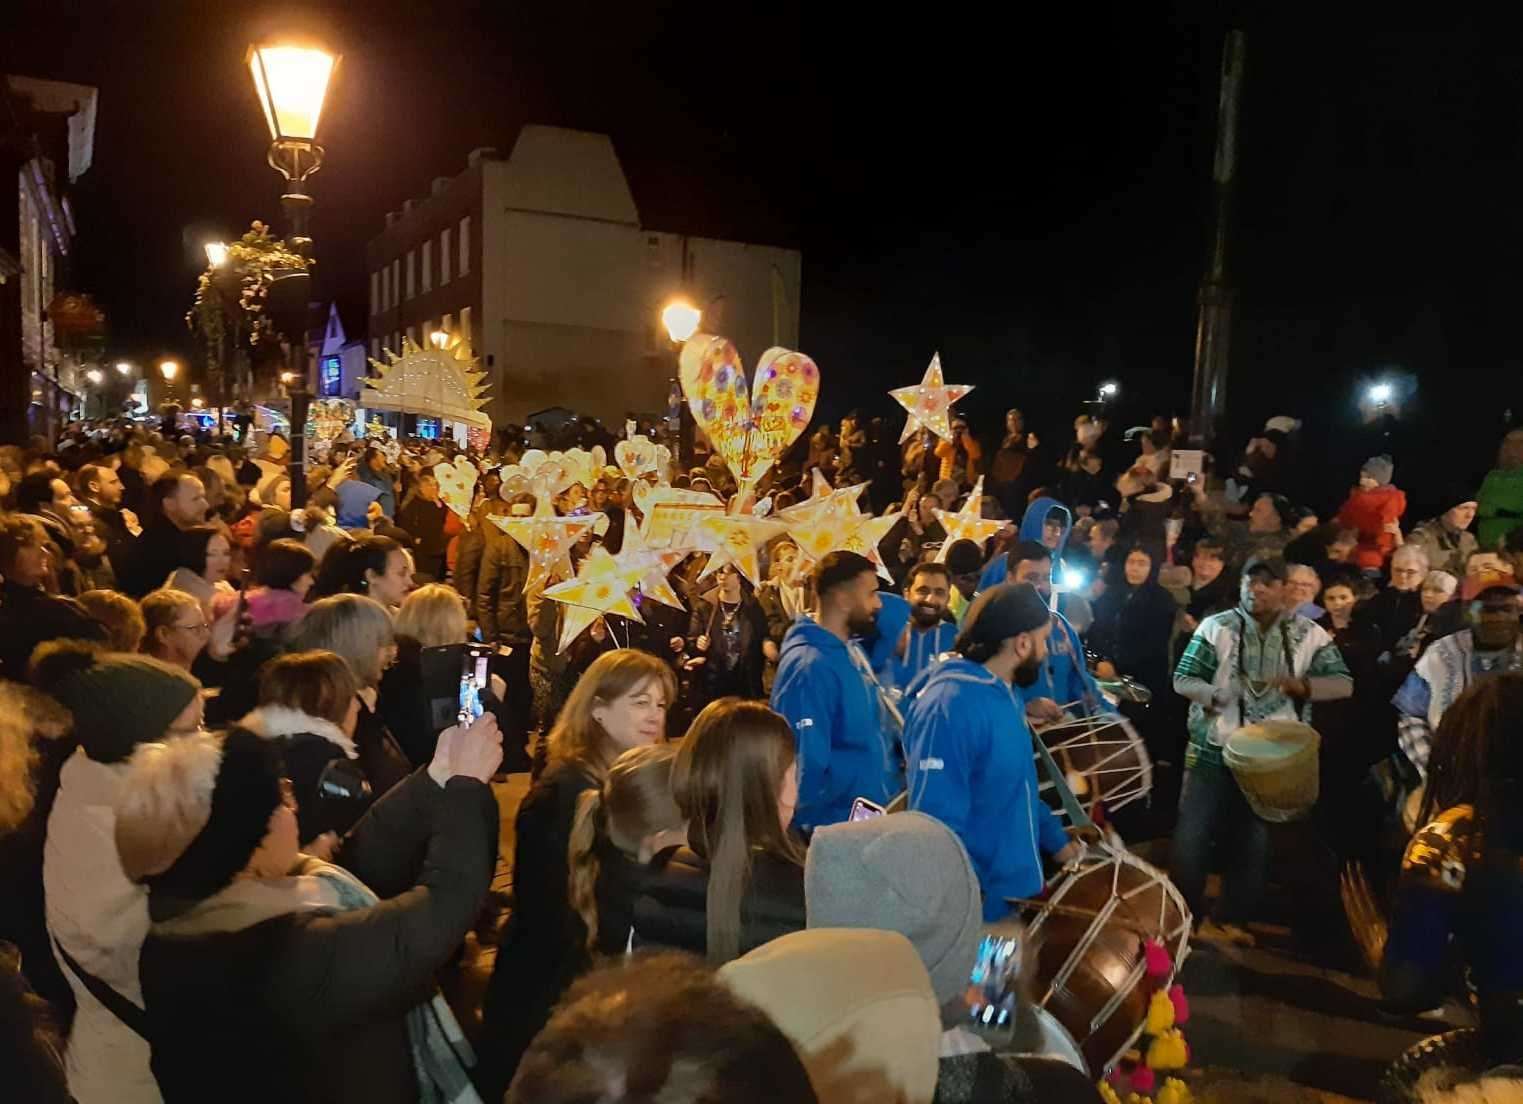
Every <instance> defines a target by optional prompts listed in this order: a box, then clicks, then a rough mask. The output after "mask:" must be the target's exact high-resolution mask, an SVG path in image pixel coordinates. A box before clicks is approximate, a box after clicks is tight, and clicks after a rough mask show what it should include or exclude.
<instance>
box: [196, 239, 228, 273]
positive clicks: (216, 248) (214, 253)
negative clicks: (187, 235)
mask: <svg viewBox="0 0 1523 1104" xmlns="http://www.w3.org/2000/svg"><path fill="white" fill-rule="evenodd" d="M201 248H203V249H205V250H206V263H207V264H209V265H211V266H212V267H213V268H221V267H222V266H223V265H225V264H226V263H227V242H207V243H206V244H205V245H204V246H202V247H201Z"/></svg>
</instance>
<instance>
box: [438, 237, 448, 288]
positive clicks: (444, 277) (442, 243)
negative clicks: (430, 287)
mask: <svg viewBox="0 0 1523 1104" xmlns="http://www.w3.org/2000/svg"><path fill="white" fill-rule="evenodd" d="M449 262H450V251H449V231H448V230H445V231H444V232H443V233H442V234H440V235H439V283H440V285H441V286H442V285H444V284H447V283H449V280H450V275H449Z"/></svg>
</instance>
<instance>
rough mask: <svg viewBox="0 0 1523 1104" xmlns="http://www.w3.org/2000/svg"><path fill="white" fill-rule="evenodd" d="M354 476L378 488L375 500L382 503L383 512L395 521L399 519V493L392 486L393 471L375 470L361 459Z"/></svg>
mask: <svg viewBox="0 0 1523 1104" xmlns="http://www.w3.org/2000/svg"><path fill="white" fill-rule="evenodd" d="M354 478H356V479H358V480H359V481H360V482H361V483H368V484H370V485H371V486H372V487H374V488H375V489H376V496H375V500H376V501H377V502H379V503H380V504H381V513H383V514H385V515H386V517H387V518H388V519H389V520H391V521H395V520H396V519H397V495H396V491H394V490H393V489H392V486H391V473H390V472H389V471H380V472H374V471H371V470H370V465H368V464H366V463H365V462H364V460H361V461H360V463H359V465H358V467H356V468H355V472H354Z"/></svg>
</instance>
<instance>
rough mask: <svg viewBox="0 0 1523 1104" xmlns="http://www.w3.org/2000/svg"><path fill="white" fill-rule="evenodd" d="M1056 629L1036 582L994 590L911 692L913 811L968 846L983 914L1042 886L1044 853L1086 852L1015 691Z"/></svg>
mask: <svg viewBox="0 0 1523 1104" xmlns="http://www.w3.org/2000/svg"><path fill="white" fill-rule="evenodd" d="M1051 632H1052V619H1051V617H1050V616H1049V614H1048V610H1047V603H1045V602H1044V601H1042V596H1041V595H1040V594H1038V593H1037V591H1036V588H1035V587H1032V586H1031V585H1029V584H1026V583H1001V584H999V585H998V586H994V587H991V588H989V589H988V590H985V591H983V592H982V593H981V594H979V596H978V597H977V598H975V599H974V600H973V604H972V605H971V606H970V607H968V613H967V616H966V617H965V618H964V619H963V627H962V631H961V632H960V633H959V634H958V637H957V643H956V645H955V648H956V651H957V652H958V653H959V655H958V656H957V657H955V658H951V659H946V660H943V661H942V662H941V663H939V664H936V665H935V666H933V667H931V668H930V669H929V670H927V671H926V672H925V673H924V674H923V675H922V676H921V677H920V678H919V679H917V680H916V681H915V682H914V683H913V684H912V685H911V686H910V689H909V692H908V694H907V695H906V701H907V703H908V704H907V707H906V709H905V719H904V747H905V756H906V758H907V759H908V765H909V804H910V808H911V809H914V810H917V811H919V812H922V813H926V814H928V815H930V816H933V817H935V818H936V819H938V820H940V821H941V822H942V823H944V824H945V825H946V826H947V827H949V828H951V829H952V831H953V832H955V833H956V834H957V836H958V838H959V839H961V840H962V842H963V845H964V846H965V847H967V849H968V855H969V856H970V857H971V858H972V860H973V868H974V870H976V871H977V872H978V882H979V885H980V886H981V887H982V889H983V895H984V919H985V920H986V921H994V920H998V919H1000V918H1001V917H1003V916H1005V915H1006V914H1007V913H1009V912H1010V910H1011V907H1012V906H1011V905H1010V904H1009V899H1010V898H1024V897H1032V896H1034V895H1035V894H1037V893H1038V892H1039V891H1040V890H1041V888H1042V883H1043V880H1044V879H1043V876H1042V854H1043V853H1046V854H1049V855H1054V856H1056V857H1057V858H1058V860H1059V861H1062V862H1066V861H1067V860H1068V859H1070V858H1073V857H1075V856H1077V854H1078V853H1079V851H1080V845H1079V844H1078V843H1076V842H1074V841H1071V840H1069V838H1068V836H1067V835H1066V833H1065V832H1064V831H1063V824H1062V822H1061V821H1060V820H1058V818H1057V817H1056V816H1055V815H1054V814H1053V812H1052V810H1051V809H1049V808H1048V807H1047V806H1046V805H1045V804H1044V803H1043V802H1042V800H1041V798H1040V796H1038V794H1037V779H1036V764H1035V761H1034V759H1033V757H1032V746H1031V730H1030V729H1029V728H1027V727H1026V712H1025V708H1024V707H1023V705H1022V703H1021V699H1020V698H1019V697H1018V696H1017V694H1016V691H1015V688H1016V687H1018V686H1030V685H1031V684H1032V683H1033V682H1034V681H1035V680H1036V676H1037V672H1038V670H1039V669H1040V667H1041V664H1042V661H1043V660H1044V659H1045V658H1046V656H1047V638H1048V636H1049V635H1050V634H1051Z"/></svg>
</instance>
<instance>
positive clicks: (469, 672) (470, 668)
mask: <svg viewBox="0 0 1523 1104" xmlns="http://www.w3.org/2000/svg"><path fill="white" fill-rule="evenodd" d="M491 659H492V649H491V648H489V647H487V646H485V645H482V644H467V645H466V647H465V652H464V654H463V655H462V656H461V658H460V699H459V703H458V706H457V709H456V713H455V719H456V720H458V721H459V722H460V723H461V724H470V723H471V722H472V721H474V720H475V719H476V718H477V717H479V716H481V714H482V713H484V712H485V711H486V706H485V705H484V704H483V703H482V700H481V695H482V691H484V690H485V689H486V688H487V686H488V685H489V682H490V679H491V674H490V673H489V671H488V670H487V668H488V665H489V664H490V662H491Z"/></svg>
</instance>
